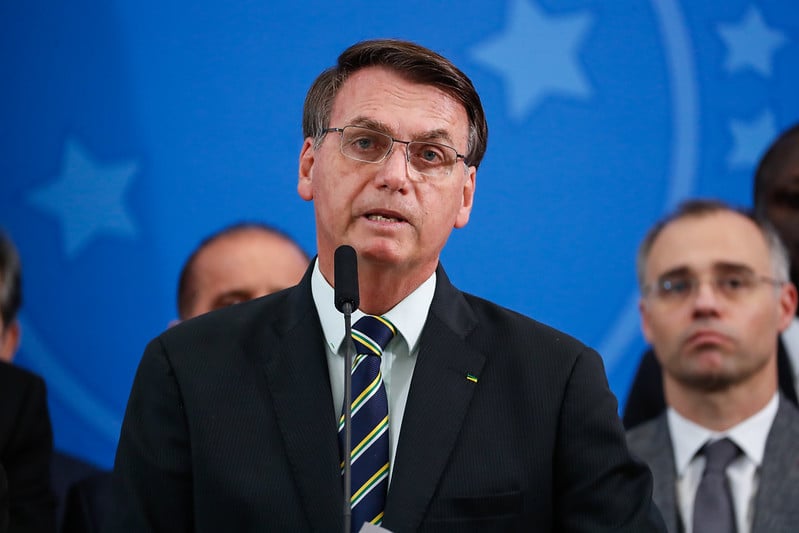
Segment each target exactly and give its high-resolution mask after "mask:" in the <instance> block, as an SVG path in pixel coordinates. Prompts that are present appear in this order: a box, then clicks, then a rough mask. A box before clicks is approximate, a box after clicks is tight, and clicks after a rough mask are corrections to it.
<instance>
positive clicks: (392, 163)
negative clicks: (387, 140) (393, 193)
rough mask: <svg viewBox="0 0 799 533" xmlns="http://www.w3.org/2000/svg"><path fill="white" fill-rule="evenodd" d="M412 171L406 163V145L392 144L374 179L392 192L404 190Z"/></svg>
mask: <svg viewBox="0 0 799 533" xmlns="http://www.w3.org/2000/svg"><path fill="white" fill-rule="evenodd" d="M411 172H413V170H412V169H411V168H410V163H409V162H408V145H406V144H403V143H400V142H396V141H395V142H394V146H392V147H391V152H390V153H389V154H388V156H386V159H385V160H383V162H382V163H381V164H380V166H379V168H378V170H377V176H376V179H377V180H378V184H379V185H381V186H382V185H385V186H386V187H388V188H390V189H392V190H404V188H405V187H406V186H407V183H408V179H409V178H410V173H411Z"/></svg>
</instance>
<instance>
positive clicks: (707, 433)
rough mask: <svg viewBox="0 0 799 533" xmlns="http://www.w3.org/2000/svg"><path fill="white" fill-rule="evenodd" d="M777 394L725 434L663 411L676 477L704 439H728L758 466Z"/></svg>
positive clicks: (777, 403)
mask: <svg viewBox="0 0 799 533" xmlns="http://www.w3.org/2000/svg"><path fill="white" fill-rule="evenodd" d="M778 406H779V394H777V393H774V396H773V397H772V398H771V400H769V402H768V403H767V404H766V406H765V407H764V408H763V409H761V410H760V411H758V412H757V413H755V414H754V415H752V416H750V417H749V418H747V419H746V420H744V421H743V422H741V423H740V424H738V425H736V426H733V427H731V428H730V429H728V430H727V431H723V432H718V431H712V430H710V429H707V428H705V427H703V426H700V425H699V424H696V423H694V422H692V421H690V420H688V419H687V418H685V417H684V416H682V415H680V414H679V413H678V412H677V411H675V410H674V409H672V408H671V407H669V408H668V409H667V411H666V416H667V418H668V424H669V430H670V433H671V439H672V444H673V445H674V463H675V466H676V468H677V475H678V476H682V475H683V474H685V470H686V469H687V468H688V465H689V464H690V463H691V461H692V460H693V458H694V456H695V455H696V454H697V452H698V451H699V450H700V449H701V448H702V446H704V445H705V443H706V442H707V441H708V440H718V439H721V438H724V437H729V439H730V440H732V441H733V442H734V443H735V444H737V445H738V447H739V448H740V449H741V450H742V451H743V452H744V453H745V454H746V456H747V457H748V458H749V459H750V460H751V461H752V462H753V463H755V465H756V466H760V465H761V464H762V463H763V453H764V451H765V449H766V439H767V438H768V434H769V430H770V429H771V424H772V422H774V417H775V416H776V415H777V408H778Z"/></svg>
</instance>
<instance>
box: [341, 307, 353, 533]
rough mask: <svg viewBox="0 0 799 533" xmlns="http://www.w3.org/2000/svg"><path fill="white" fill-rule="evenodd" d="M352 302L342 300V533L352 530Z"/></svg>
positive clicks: (348, 532)
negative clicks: (343, 406)
mask: <svg viewBox="0 0 799 533" xmlns="http://www.w3.org/2000/svg"><path fill="white" fill-rule="evenodd" d="M352 311H353V309H352V303H350V302H344V304H343V305H342V312H343V313H344V335H345V337H344V405H345V408H344V454H343V455H344V533H350V532H351V531H352V497H351V494H352V465H351V462H352V457H351V456H352V451H351V450H352V424H351V422H352V354H353V352H354V351H355V345H354V344H353V342H352V323H351V322H352V316H351V315H352Z"/></svg>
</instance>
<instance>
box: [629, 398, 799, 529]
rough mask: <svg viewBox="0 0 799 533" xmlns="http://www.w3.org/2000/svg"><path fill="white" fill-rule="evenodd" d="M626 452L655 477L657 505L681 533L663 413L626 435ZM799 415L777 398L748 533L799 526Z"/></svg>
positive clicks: (786, 403) (667, 426)
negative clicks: (644, 462) (627, 449)
mask: <svg viewBox="0 0 799 533" xmlns="http://www.w3.org/2000/svg"><path fill="white" fill-rule="evenodd" d="M627 441H628V442H629V443H630V449H631V450H632V451H633V453H635V454H636V455H638V456H639V457H640V458H641V459H643V460H644V461H646V462H647V464H649V467H650V468H651V469H652V474H653V475H654V476H655V492H654V498H655V503H656V504H657V505H658V507H659V508H660V511H661V514H662V515H663V519H664V520H665V521H666V527H667V528H668V530H669V533H677V532H680V531H683V526H682V522H681V520H680V517H679V512H678V510H677V496H676V494H677V492H676V475H677V474H676V467H675V466H674V447H673V445H672V440H671V436H670V433H669V425H668V422H667V418H666V414H665V413H663V414H662V415H660V416H659V417H657V418H655V419H654V420H650V421H649V422H645V423H643V424H641V425H640V426H638V427H635V428H633V429H631V430H630V431H628V432H627ZM797 443H799V411H798V410H797V409H796V407H795V406H794V405H793V404H792V403H790V402H789V401H787V400H786V399H785V397H784V396H780V405H779V409H778V410H777V416H776V417H774V423H773V424H772V426H771V430H770V431H769V434H768V439H767V440H766V450H765V453H764V456H763V465H762V468H761V470H760V481H759V488H758V491H757V495H756V497H755V515H754V521H753V523H752V533H790V532H795V531H796V530H797V527H799V505H798V504H797V502H799V446H797ZM696 533H700V532H696Z"/></svg>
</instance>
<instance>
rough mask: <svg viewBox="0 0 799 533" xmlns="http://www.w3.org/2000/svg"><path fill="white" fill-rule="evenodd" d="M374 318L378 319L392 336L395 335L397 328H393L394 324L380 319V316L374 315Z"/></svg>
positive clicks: (382, 318)
mask: <svg viewBox="0 0 799 533" xmlns="http://www.w3.org/2000/svg"><path fill="white" fill-rule="evenodd" d="M375 318H376V319H378V320H379V321H380V322H382V323H383V324H385V325H386V327H387V328H388V329H390V330H391V334H392V335H396V334H397V326H395V325H394V324H392V323H391V322H389V320H388V319H387V318H385V317H382V316H376V315H375Z"/></svg>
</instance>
